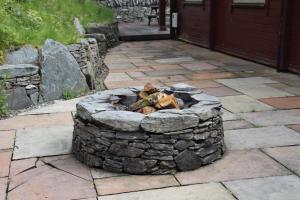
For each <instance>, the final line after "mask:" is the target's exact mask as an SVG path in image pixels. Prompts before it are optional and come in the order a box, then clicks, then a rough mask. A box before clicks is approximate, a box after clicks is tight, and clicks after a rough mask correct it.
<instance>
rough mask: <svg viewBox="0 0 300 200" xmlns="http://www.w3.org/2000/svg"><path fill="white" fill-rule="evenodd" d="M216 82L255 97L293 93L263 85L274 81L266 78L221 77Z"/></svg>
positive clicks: (284, 95) (280, 95) (282, 95)
mask: <svg viewBox="0 0 300 200" xmlns="http://www.w3.org/2000/svg"><path fill="white" fill-rule="evenodd" d="M217 82H219V83H222V84H223V85H225V86H227V87H230V88H232V89H234V90H237V91H239V92H241V93H244V94H246V95H248V96H250V97H253V98H256V99H262V98H272V97H286V96H293V94H290V93H287V92H285V91H281V90H279V89H276V88H273V87H270V86H268V85H265V84H266V83H276V82H274V81H272V80H270V79H267V78H261V77H251V78H237V79H221V80H217Z"/></svg>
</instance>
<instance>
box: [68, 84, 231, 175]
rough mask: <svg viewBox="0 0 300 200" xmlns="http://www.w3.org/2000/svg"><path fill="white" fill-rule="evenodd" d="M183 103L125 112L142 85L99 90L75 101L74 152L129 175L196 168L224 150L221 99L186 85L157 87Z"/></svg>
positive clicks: (82, 158)
mask: <svg viewBox="0 0 300 200" xmlns="http://www.w3.org/2000/svg"><path fill="white" fill-rule="evenodd" d="M160 89H161V90H162V91H163V92H165V93H167V94H172V93H173V94H174V95H175V97H176V98H179V99H181V100H182V102H184V108H183V109H181V110H176V109H166V110H159V111H157V112H154V113H151V114H149V115H144V114H141V113H137V112H131V111H127V110H128V106H129V105H131V104H132V103H133V102H136V101H137V94H138V93H139V92H140V90H141V88H128V89H115V90H107V91H103V92H98V93H96V94H93V95H90V96H88V97H87V98H86V99H84V100H82V101H81V102H79V103H78V104H77V113H76V116H75V119H74V120H75V125H74V136H73V152H74V155H75V156H76V158H77V159H78V160H80V161H82V162H83V163H85V164H87V165H88V166H90V167H96V168H103V169H105V170H108V171H112V172H126V173H130V174H170V173H175V172H176V171H187V170H193V169H197V168H199V167H201V166H203V165H207V164H210V163H212V162H214V161H215V160H217V159H220V158H221V157H222V155H223V154H224V151H225V146H224V140H223V137H224V134H223V123H222V118H221V111H220V109H221V104H220V102H219V101H218V99H217V98H216V97H213V96H209V95H207V94H204V93H203V92H202V91H201V90H199V89H197V88H194V87H192V86H189V85H186V84H177V85H175V86H173V87H164V88H160Z"/></svg>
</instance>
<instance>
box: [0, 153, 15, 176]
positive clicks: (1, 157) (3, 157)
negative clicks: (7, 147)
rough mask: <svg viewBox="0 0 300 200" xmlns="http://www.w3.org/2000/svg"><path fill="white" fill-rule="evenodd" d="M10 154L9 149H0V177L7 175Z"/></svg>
mask: <svg viewBox="0 0 300 200" xmlns="http://www.w3.org/2000/svg"><path fill="white" fill-rule="evenodd" d="M11 155H12V152H11V151H0V163H1V165H0V178H2V177H5V176H8V173H9V166H10V162H11V161H10V159H11Z"/></svg>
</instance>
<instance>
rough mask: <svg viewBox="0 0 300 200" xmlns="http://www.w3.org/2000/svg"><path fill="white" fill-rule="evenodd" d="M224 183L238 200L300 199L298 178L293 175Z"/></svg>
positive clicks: (299, 179) (299, 181)
mask: <svg viewBox="0 0 300 200" xmlns="http://www.w3.org/2000/svg"><path fill="white" fill-rule="evenodd" d="M224 184H225V186H226V187H227V188H228V189H229V190H231V192H232V193H233V194H234V195H235V196H236V197H237V198H238V199H239V200H248V199H251V200H271V199H272V200H298V199H300V193H299V188H300V178H299V177H297V176H294V175H292V176H275V177H267V178H256V179H249V180H240V181H232V182H225V183H224Z"/></svg>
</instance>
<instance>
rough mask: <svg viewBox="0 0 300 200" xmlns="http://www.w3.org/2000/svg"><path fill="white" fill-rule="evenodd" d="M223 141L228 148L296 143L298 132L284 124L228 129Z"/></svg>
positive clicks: (299, 135) (237, 148)
mask: <svg viewBox="0 0 300 200" xmlns="http://www.w3.org/2000/svg"><path fill="white" fill-rule="evenodd" d="M225 143H226V147H227V148H228V149H230V150H241V149H258V148H266V147H277V146H288V145H298V144H300V134H298V133H297V132H296V131H293V130H291V129H289V128H287V127H285V126H269V127H262V128H249V129H238V130H228V131H225Z"/></svg>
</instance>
